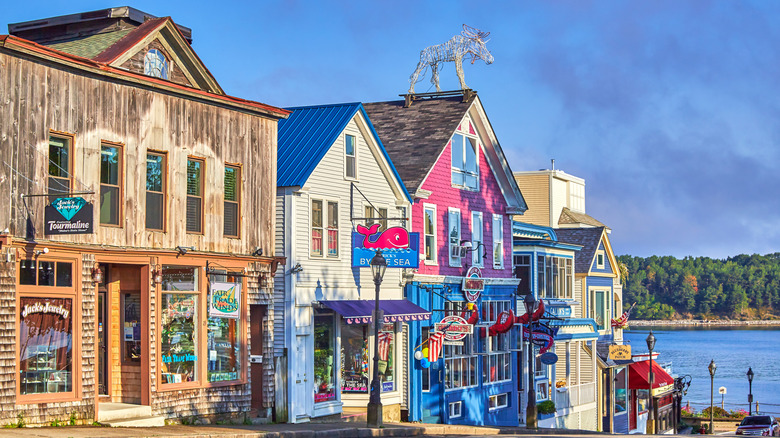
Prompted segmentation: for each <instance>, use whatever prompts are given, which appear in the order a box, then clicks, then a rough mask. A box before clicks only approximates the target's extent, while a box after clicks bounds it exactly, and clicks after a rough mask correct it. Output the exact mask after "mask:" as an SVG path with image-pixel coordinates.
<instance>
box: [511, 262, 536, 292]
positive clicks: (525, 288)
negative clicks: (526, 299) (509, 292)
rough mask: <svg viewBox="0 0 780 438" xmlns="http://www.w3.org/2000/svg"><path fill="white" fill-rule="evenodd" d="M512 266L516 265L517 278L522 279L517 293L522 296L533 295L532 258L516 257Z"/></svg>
mask: <svg viewBox="0 0 780 438" xmlns="http://www.w3.org/2000/svg"><path fill="white" fill-rule="evenodd" d="M512 259H513V260H512V264H513V265H514V273H515V278H519V279H520V284H519V285H518V286H517V292H518V293H519V294H521V295H526V294H529V293H531V285H532V284H533V283H532V282H531V280H532V279H531V272H533V271H532V270H531V268H532V266H531V256H530V255H528V254H526V255H515V256H513V257H512Z"/></svg>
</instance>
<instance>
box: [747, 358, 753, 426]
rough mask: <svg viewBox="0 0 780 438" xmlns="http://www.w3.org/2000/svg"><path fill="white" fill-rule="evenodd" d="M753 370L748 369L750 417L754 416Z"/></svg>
mask: <svg viewBox="0 0 780 438" xmlns="http://www.w3.org/2000/svg"><path fill="white" fill-rule="evenodd" d="M754 375H755V374H753V368H751V367H748V372H747V376H748V405H749V406H750V407H749V408H748V415H753V376H754Z"/></svg>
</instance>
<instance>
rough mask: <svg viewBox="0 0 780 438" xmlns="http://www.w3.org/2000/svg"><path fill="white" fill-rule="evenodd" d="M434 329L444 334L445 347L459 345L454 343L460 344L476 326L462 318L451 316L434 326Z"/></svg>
mask: <svg viewBox="0 0 780 438" xmlns="http://www.w3.org/2000/svg"><path fill="white" fill-rule="evenodd" d="M433 329H434V330H435V331H437V332H444V345H457V344H453V343H460V341H462V340H463V338H465V337H466V335H470V334H471V333H472V332H473V329H474V326H473V325H471V324H469V323H468V322H467V321H466V320H465V319H463V317H461V316H458V315H450V316H445V317H444V318H442V320H441V322H437V323H436V324H434V327H433Z"/></svg>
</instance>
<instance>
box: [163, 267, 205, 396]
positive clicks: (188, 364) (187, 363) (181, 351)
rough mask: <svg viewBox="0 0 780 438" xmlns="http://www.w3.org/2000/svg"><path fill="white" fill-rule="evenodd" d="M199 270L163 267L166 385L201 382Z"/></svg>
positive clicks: (164, 370) (164, 374)
mask: <svg viewBox="0 0 780 438" xmlns="http://www.w3.org/2000/svg"><path fill="white" fill-rule="evenodd" d="M198 269H199V268H196V267H188V266H163V282H162V287H163V293H162V297H161V300H160V309H161V311H160V358H161V361H162V364H161V380H162V383H164V384H165V383H184V382H192V381H196V380H198V378H199V377H200V376H198V348H197V346H198V336H199V335H200V333H199V331H200V330H199V326H200V324H199V321H200V316H199V315H198V309H199V307H198V301H199V300H198V299H199V293H198V289H199V287H198V285H199V281H198V277H199V276H198Z"/></svg>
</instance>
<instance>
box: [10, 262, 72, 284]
mask: <svg viewBox="0 0 780 438" xmlns="http://www.w3.org/2000/svg"><path fill="white" fill-rule="evenodd" d="M19 284H20V285H24V286H50V287H72V286H73V263H71V262H55V261H47V260H32V259H23V260H21V261H20V262H19Z"/></svg>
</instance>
